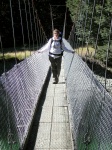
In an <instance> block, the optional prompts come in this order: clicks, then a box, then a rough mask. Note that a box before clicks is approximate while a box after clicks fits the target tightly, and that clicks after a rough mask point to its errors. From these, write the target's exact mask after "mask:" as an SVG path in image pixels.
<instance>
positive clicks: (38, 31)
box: [35, 10, 40, 49]
mask: <svg viewBox="0 0 112 150" xmlns="http://www.w3.org/2000/svg"><path fill="white" fill-rule="evenodd" d="M35 13H36V20H37V23H36V25H37V37H38V49H39V48H40V30H39V19H38V14H37V10H36V12H35Z"/></svg>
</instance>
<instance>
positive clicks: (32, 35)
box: [28, 0, 34, 55]
mask: <svg viewBox="0 0 112 150" xmlns="http://www.w3.org/2000/svg"><path fill="white" fill-rule="evenodd" d="M28 7H29V9H28V10H29V15H30V27H31V37H32V42H33V50H34V34H33V26H32V16H31V6H30V2H29V0H28ZM30 55H31V50H30Z"/></svg>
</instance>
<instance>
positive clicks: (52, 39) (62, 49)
mask: <svg viewBox="0 0 112 150" xmlns="http://www.w3.org/2000/svg"><path fill="white" fill-rule="evenodd" d="M53 41H54V40H53V38H51V45H52V43H53ZM59 42H60V47H61V50H62V53H61V54H60V55H59V56H63V52H64V50H63V49H62V38H61V39H60V40H59ZM50 48H51V46H50ZM49 54H51V53H50V52H49Z"/></svg>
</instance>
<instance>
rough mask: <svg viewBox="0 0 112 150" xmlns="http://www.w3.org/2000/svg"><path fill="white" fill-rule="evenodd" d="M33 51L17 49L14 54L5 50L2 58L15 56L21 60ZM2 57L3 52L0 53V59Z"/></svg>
mask: <svg viewBox="0 0 112 150" xmlns="http://www.w3.org/2000/svg"><path fill="white" fill-rule="evenodd" d="M33 53H34V52H33V51H28V50H26V51H24V52H23V51H19V52H17V53H16V54H15V53H14V52H6V53H4V59H6V60H7V59H11V58H15V57H16V58H17V59H18V60H23V59H24V58H26V57H29V56H30V55H32V54H33ZM2 59H3V53H0V60H2Z"/></svg>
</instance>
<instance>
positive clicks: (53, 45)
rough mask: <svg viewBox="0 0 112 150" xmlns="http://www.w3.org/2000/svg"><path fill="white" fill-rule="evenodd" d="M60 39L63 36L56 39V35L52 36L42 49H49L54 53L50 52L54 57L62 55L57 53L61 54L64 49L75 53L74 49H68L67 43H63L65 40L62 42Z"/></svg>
mask: <svg viewBox="0 0 112 150" xmlns="http://www.w3.org/2000/svg"><path fill="white" fill-rule="evenodd" d="M60 39H61V37H59V38H58V39H54V37H53V38H50V39H49V41H48V43H47V44H46V45H45V46H44V47H43V48H42V49H41V50H40V51H41V52H44V51H48V50H49V52H50V53H52V54H49V56H51V57H54V58H58V57H60V56H56V55H55V54H61V53H62V51H66V52H69V53H73V52H74V51H72V50H68V49H67V48H66V47H65V45H64V43H63V40H62V42H61V44H60ZM52 40H53V41H52ZM53 54H54V55H53Z"/></svg>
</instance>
